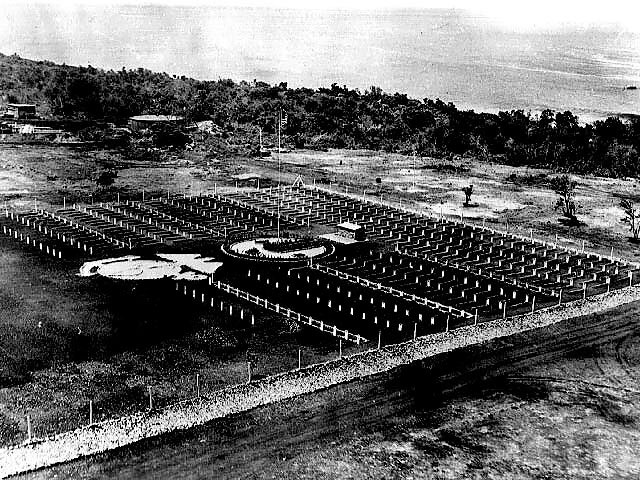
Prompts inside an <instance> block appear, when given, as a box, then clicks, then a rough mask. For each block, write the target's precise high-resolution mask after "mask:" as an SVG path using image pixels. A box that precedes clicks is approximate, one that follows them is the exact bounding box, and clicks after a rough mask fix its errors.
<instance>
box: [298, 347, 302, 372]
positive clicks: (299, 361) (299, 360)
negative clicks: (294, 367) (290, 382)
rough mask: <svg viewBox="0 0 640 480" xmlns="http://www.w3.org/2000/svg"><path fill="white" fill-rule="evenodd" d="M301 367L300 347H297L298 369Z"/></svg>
mask: <svg viewBox="0 0 640 480" xmlns="http://www.w3.org/2000/svg"><path fill="white" fill-rule="evenodd" d="M301 368H302V349H301V348H298V370H300V369H301Z"/></svg>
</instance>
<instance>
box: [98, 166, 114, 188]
mask: <svg viewBox="0 0 640 480" xmlns="http://www.w3.org/2000/svg"><path fill="white" fill-rule="evenodd" d="M117 176H118V172H116V171H115V170H103V171H102V172H100V174H99V175H98V178H96V184H97V185H98V187H103V188H107V187H110V186H111V185H113V182H115V181H116V177H117Z"/></svg>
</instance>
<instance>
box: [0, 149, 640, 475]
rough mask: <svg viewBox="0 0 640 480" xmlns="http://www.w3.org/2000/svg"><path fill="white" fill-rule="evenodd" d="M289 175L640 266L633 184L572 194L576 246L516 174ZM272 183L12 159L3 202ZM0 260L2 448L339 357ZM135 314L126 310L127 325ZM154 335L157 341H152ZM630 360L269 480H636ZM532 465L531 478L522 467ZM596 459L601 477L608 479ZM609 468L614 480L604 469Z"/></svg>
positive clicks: (418, 418) (407, 168) (75, 157)
mask: <svg viewBox="0 0 640 480" xmlns="http://www.w3.org/2000/svg"><path fill="white" fill-rule="evenodd" d="M281 159H282V172H283V174H282V177H283V181H285V182H292V181H293V180H294V179H295V177H296V176H297V175H298V174H302V175H303V178H304V180H305V181H306V182H307V183H311V182H312V181H313V180H314V179H315V180H316V181H317V182H320V181H321V180H322V181H323V182H326V183H327V184H328V183H329V182H331V183H332V184H334V183H335V182H339V183H340V187H339V188H341V189H342V191H344V185H345V184H346V185H347V188H348V189H349V191H350V192H352V193H356V192H357V193H358V194H362V192H363V191H365V192H366V195H367V196H376V197H377V198H382V199H383V200H385V201H394V202H397V203H398V204H399V203H402V205H403V206H409V207H410V208H421V209H425V210H426V209H429V210H430V211H431V212H432V213H433V214H435V215H439V214H440V211H442V212H443V213H444V214H452V215H459V214H460V211H461V210H462V202H463V200H464V195H463V193H462V192H461V191H460V189H461V188H462V187H463V186H466V185H468V184H473V185H474V196H473V198H472V201H473V202H474V203H476V204H477V206H475V207H471V208H465V209H464V211H463V214H464V216H465V217H466V218H469V217H475V218H476V219H477V221H481V219H482V218H483V217H484V218H486V221H487V222H489V224H493V225H500V226H501V227H504V226H505V223H506V222H507V221H508V222H509V229H510V230H512V229H518V230H519V231H521V232H522V233H523V234H527V235H528V233H529V229H530V228H532V229H533V230H534V235H535V236H536V237H546V238H553V237H554V236H555V235H556V234H558V235H559V236H560V239H561V241H563V242H565V243H569V242H575V245H580V244H581V240H582V239H584V240H586V242H587V248H590V249H592V250H598V251H601V252H603V253H606V254H609V252H610V247H611V246H613V247H614V249H615V252H616V255H621V256H624V257H626V258H629V259H637V258H638V257H639V255H640V248H639V247H638V246H636V245H633V244H631V243H629V242H628V238H627V237H628V233H627V231H626V227H625V225H623V224H622V223H621V222H620V217H621V211H620V210H619V208H618V206H617V205H618V203H619V199H620V197H626V196H629V197H633V198H635V197H636V195H637V182H636V181H632V180H610V179H603V178H591V177H590V178H579V179H578V184H579V186H578V194H579V197H578V200H579V203H580V204H581V205H582V210H581V211H579V218H580V219H581V220H582V221H583V222H584V225H583V226H581V227H572V228H568V227H564V226H561V225H560V224H559V222H558V218H559V214H558V213H557V212H555V211H554V210H553V208H552V204H553V203H554V202H555V195H554V193H553V192H552V191H551V190H549V189H548V188H546V187H545V186H544V185H534V186H522V185H520V184H517V183H513V182H509V181H507V180H506V179H507V177H510V176H511V175H512V174H516V175H518V176H519V177H518V178H525V176H527V178H529V176H535V175H545V174H547V172H543V171H538V170H533V169H522V168H521V169H518V168H511V167H506V166H502V165H493V164H477V163H472V162H471V161H470V160H454V161H445V162H441V161H435V160H430V159H416V160H414V159H413V158H411V157H402V156H399V155H388V154H380V153H372V152H351V151H330V152H324V153H322V152H320V153H319V152H306V151H302V152H292V153H286V154H282V158H281ZM104 168H117V169H118V178H117V179H116V183H115V185H114V187H113V188H111V189H108V190H99V189H96V187H95V183H94V181H93V178H95V175H96V174H97V172H99V171H100V170H102V169H104ZM277 171H278V163H277V160H276V159H275V158H270V159H234V160H233V161H230V162H228V163H222V162H209V163H207V161H205V160H203V159H200V158H198V156H197V155H190V156H189V157H188V158H184V159H178V160H176V161H173V162H171V163H165V164H159V165H153V166H150V165H147V164H144V165H143V164H139V163H133V162H129V161H127V160H125V159H122V158H120V157H119V156H118V154H117V153H115V152H103V151H91V150H81V149H71V148H66V147H56V148H51V147H41V146H24V147H18V146H12V147H11V146H3V147H2V148H1V149H0V197H1V199H3V200H4V201H6V202H7V203H8V204H9V205H11V206H14V207H17V208H30V207H31V205H33V203H34V200H35V201H37V202H39V203H41V204H45V205H47V206H55V205H62V202H63V197H64V198H66V200H67V202H73V201H77V202H90V201H92V200H94V201H99V200H102V199H114V198H115V197H116V195H117V194H118V193H120V194H121V195H122V196H123V198H124V197H125V196H127V195H140V190H141V189H142V188H144V189H145V190H146V192H147V194H151V193H161V192H165V191H166V190H167V189H168V190H170V191H172V192H179V193H187V194H188V193H199V192H203V191H211V190H212V189H213V188H214V185H218V186H220V185H226V186H227V187H232V186H233V185H234V183H235V182H234V180H233V179H232V177H231V176H232V175H236V174H243V173H258V174H260V175H262V176H263V178H266V177H271V178H276V177H277ZM377 177H379V178H380V180H381V182H380V183H379V184H378V183H377V182H376V178H377ZM0 254H1V255H2V257H1V262H0V269H1V271H0V302H1V306H2V309H1V310H0V327H1V329H2V333H1V334H0V352H1V354H2V357H3V361H2V367H1V370H0V373H1V374H2V377H3V382H4V383H3V385H0V441H2V442H15V441H19V440H21V439H22V438H24V432H25V431H26V425H25V420H24V418H25V415H26V414H27V413H29V414H31V415H32V417H33V418H34V425H35V426H36V429H39V430H37V433H38V434H42V433H47V432H53V431H56V430H60V429H67V428H73V427H75V426H76V425H77V424H79V423H82V422H83V421H84V417H86V414H87V412H86V410H87V403H88V399H89V398H94V399H96V401H97V403H98V405H101V406H102V409H98V411H97V412H96V415H97V419H100V418H104V417H105V416H108V415H115V414H117V413H125V412H127V411H130V410H131V409H137V408H144V406H145V405H146V402H147V387H148V386H151V387H152V389H153V391H154V392H158V393H157V398H156V401H158V402H167V401H173V400H176V399H178V398H184V396H185V395H190V394H191V393H192V390H193V388H194V385H193V384H194V377H195V373H201V375H202V378H203V384H204V385H208V386H209V388H215V387H216V386H220V385H223V384H225V382H237V381H242V379H243V377H244V375H245V368H246V359H247V355H248V353H247V352H249V356H250V357H251V358H252V359H253V361H254V362H255V364H256V365H257V368H258V369H261V373H262V374H266V373H269V372H270V371H275V370H277V369H281V368H290V367H291V366H293V365H294V364H295V362H296V357H297V348H298V346H299V345H303V346H304V348H305V349H308V352H309V356H308V357H307V360H308V361H313V360H314V359H316V360H317V359H321V358H324V357H326V356H329V355H334V354H335V347H336V346H335V345H332V344H331V345H330V344H327V343H323V342H319V343H318V342H317V340H315V339H314V338H311V337H310V336H308V335H306V334H304V333H300V332H290V331H288V326H287V325H284V324H279V326H278V328H276V329H273V328H271V323H270V322H272V321H273V320H272V319H266V320H265V323H264V324H261V325H258V328H257V329H256V330H254V331H248V330H247V329H246V328H244V327H242V328H240V327H238V326H237V325H229V324H228V323H227V324H225V322H224V321H222V320H220V321H218V319H216V322H215V323H214V324H213V325H212V324H211V319H212V314H211V313H210V312H206V311H201V310H198V309H187V310H186V311H185V310H184V309H185V308H186V307H185V305H187V304H186V303H185V302H183V301H173V300H172V301H169V296H167V303H159V304H158V303H155V297H154V296H153V295H151V294H149V292H146V293H145V292H141V291H140V290H138V291H135V292H134V291H133V288H132V287H131V285H124V286H114V285H113V284H111V283H108V284H107V283H99V282H104V281H102V280H99V279H80V278H77V277H76V276H75V271H76V269H77V267H79V265H74V264H71V263H67V264H64V265H61V264H60V263H56V264H54V263H53V261H51V260H49V259H47V258H44V257H41V256H39V255H37V254H35V253H32V252H29V251H25V250H24V249H23V248H22V247H20V246H17V245H15V244H13V243H12V242H10V241H8V240H6V239H0ZM96 282H98V283H96ZM142 290H144V289H142ZM171 302H174V303H171ZM125 304H127V305H133V306H134V309H133V310H131V311H124V309H123V308H121V306H122V305H125ZM150 318H160V319H161V321H160V322H159V323H158V324H159V325H161V328H159V329H157V328H156V326H157V324H155V323H154V325H153V328H150V323H149V319H150ZM176 318H179V321H178V322H176V321H175V320H176ZM141 319H142V320H141ZM149 331H152V332H153V335H151V336H146V337H145V333H146V332H149ZM132 333H133V334H132ZM276 337H277V338H278V341H275V338H276ZM637 343H638V340H637V337H636V336H635V335H632V336H629V337H628V339H627V340H625V341H624V342H622V343H621V344H620V345H617V344H614V345H612V346H611V347H607V349H603V350H599V351H588V352H583V353H582V354H581V355H579V356H575V357H570V358H565V359H562V360H559V361H557V362H555V363H550V364H545V365H543V366H540V367H532V368H531V369H530V370H527V371H526V372H523V373H522V375H521V376H520V377H518V378H511V379H507V380H506V381H505V382H504V383H503V384H499V385H493V386H492V387H491V388H489V387H486V388H485V389H484V390H482V391H479V392H478V393H477V394H475V395H473V396H468V397H466V396H462V397H455V398H453V399H451V400H450V401H449V402H448V403H447V404H446V405H443V406H440V407H437V408H435V409H434V408H429V409H425V410H420V409H418V410H416V411H415V412H411V413H409V414H408V415H398V416H395V417H393V418H392V419H390V420H385V421H384V423H383V424H378V425H375V426H374V427H371V428H369V427H366V428H363V429H361V430H358V432H357V435H354V437H353V438H351V437H349V436H342V437H340V438H339V439H338V440H335V443H331V441H326V442H322V444H321V445H319V447H318V448H315V449H303V450H302V451H301V452H299V453H297V454H295V455H294V454H292V453H291V451H289V452H288V453H285V456H287V455H288V456H287V458H288V460H286V461H285V462H280V461H278V460H277V459H275V458H271V459H270V461H268V462H264V464H263V468H264V469H263V470H262V475H261V476H262V478H269V477H274V478H281V477H285V478H327V477H328V478H345V477H346V478H349V477H352V478H410V477H411V476H412V475H413V477H414V478H457V477H459V476H460V475H462V474H464V475H465V476H469V477H474V476H475V477H477V478H487V477H494V478H516V477H518V476H520V477H521V478H532V477H533V478H536V477H538V478H548V477H549V475H550V476H552V477H557V476H558V475H560V476H568V477H571V478H589V477H588V476H587V474H588V472H590V471H595V472H597V477H596V478H614V477H617V478H619V477H620V476H622V475H624V474H626V473H627V472H633V473H635V475H631V477H634V478H635V477H637V472H638V466H637V465H636V464H635V463H634V462H635V458H638V457H640V455H638V452H640V442H639V441H638V440H639V438H638V429H637V425H638V423H639V422H640V400H639V397H638V393H637V392H636V390H635V387H633V384H635V383H637V379H638V378H639V376H640V373H638V367H637V348H636V347H637ZM275 344H277V345H279V346H278V347H277V348H274V345H275ZM569 379H572V381H568V380H569ZM585 382H586V384H585ZM600 385H604V387H602V386H600ZM609 444H610V445H611V447H608V445H609ZM603 448H605V450H602V449H603ZM525 454H526V457H527V461H526V462H525V463H526V465H524V466H520V463H518V462H519V461H516V463H515V464H514V459H519V458H523V456H525ZM603 455H604V456H605V457H606V458H607V461H606V465H604V466H603V465H601V464H600V463H598V462H602V460H601V459H602V458H603ZM614 464H615V465H619V467H617V469H613V468H612V467H610V466H611V465H614ZM548 465H555V467H553V468H551V467H548ZM461 469H462V470H461ZM44 475H45V477H42V478H46V474H44ZM79 476H80V477H83V474H82V472H80V473H79ZM134 476H135V475H134ZM185 478H191V477H185ZM194 478H198V477H194Z"/></svg>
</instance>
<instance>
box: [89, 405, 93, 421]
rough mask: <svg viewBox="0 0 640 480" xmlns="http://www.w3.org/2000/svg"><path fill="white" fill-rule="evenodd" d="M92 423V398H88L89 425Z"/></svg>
mask: <svg viewBox="0 0 640 480" xmlns="http://www.w3.org/2000/svg"><path fill="white" fill-rule="evenodd" d="M91 425H93V400H89V426H91Z"/></svg>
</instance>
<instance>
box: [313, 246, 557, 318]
mask: <svg viewBox="0 0 640 480" xmlns="http://www.w3.org/2000/svg"><path fill="white" fill-rule="evenodd" d="M314 268H316V269H318V270H321V271H325V272H327V273H330V274H332V275H335V276H340V277H343V278H349V279H351V280H352V281H355V282H358V283H364V284H371V283H373V284H375V285H378V286H379V288H388V289H393V290H394V291H396V292H398V294H399V295H402V296H406V297H418V298H424V299H428V300H429V301H432V302H436V303H438V304H439V305H440V308H441V309H447V308H451V307H454V308H455V309H457V310H460V311H462V312H466V313H468V314H473V317H474V319H477V318H478V317H479V318H480V319H481V320H487V319H489V318H499V317H506V316H507V314H508V315H509V316H511V315H515V314H518V313H528V312H530V311H532V310H533V309H534V308H535V306H536V303H537V305H538V306H542V305H545V304H550V303H555V302H554V301H553V300H552V299H551V298H550V297H546V296H544V295H542V294H538V295H536V294H535V293H532V292H531V291H529V290H527V289H524V288H521V287H519V286H516V285H513V284H511V283H507V282H503V281H501V280H498V279H492V278H486V277H482V276H479V275H476V274H474V273H470V272H467V271H465V270H462V269H457V268H454V267H450V266H447V265H443V264H440V263H437V262H431V261H427V260H423V259H420V258H415V257H411V256H408V255H404V254H401V253H398V252H389V253H383V252H380V253H378V254H374V252H373V251H370V252H369V255H368V256H361V257H355V256H351V257H341V258H340V259H334V260H325V261H322V262H318V263H316V264H315V265H314ZM461 314H462V313H461Z"/></svg>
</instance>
